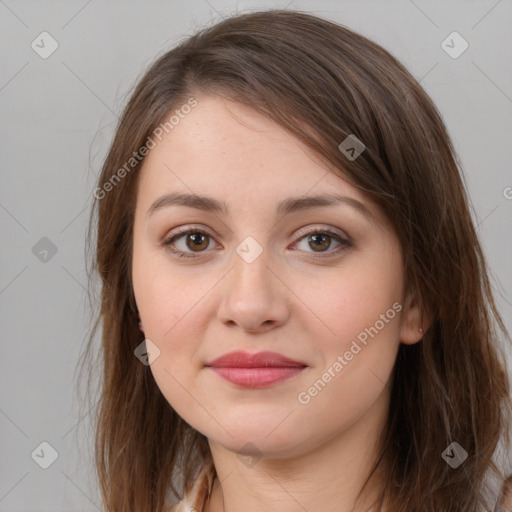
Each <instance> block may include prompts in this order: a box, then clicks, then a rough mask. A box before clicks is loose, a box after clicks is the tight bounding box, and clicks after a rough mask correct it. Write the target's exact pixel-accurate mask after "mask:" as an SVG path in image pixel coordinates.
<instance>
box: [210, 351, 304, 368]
mask: <svg viewBox="0 0 512 512" xmlns="http://www.w3.org/2000/svg"><path fill="white" fill-rule="evenodd" d="M206 366H214V367H217V368H262V367H269V366H274V367H288V368H290V367H292V368H293V367H301V366H307V365H305V364H304V363H301V362H299V361H294V360H293V359H290V358H289V357H286V356H283V355H282V354H278V353H277V352H268V351H266V352H256V353H255V354H250V353H249V352H243V351H239V350H237V351H234V352H229V353H227V354H224V355H223V356H220V357H218V358H217V359H214V360H213V361H210V362H209V363H206Z"/></svg>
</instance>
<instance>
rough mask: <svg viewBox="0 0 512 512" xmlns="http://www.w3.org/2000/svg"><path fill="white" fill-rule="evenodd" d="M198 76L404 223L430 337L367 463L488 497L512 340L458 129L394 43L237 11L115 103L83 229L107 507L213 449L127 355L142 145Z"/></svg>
mask: <svg viewBox="0 0 512 512" xmlns="http://www.w3.org/2000/svg"><path fill="white" fill-rule="evenodd" d="M205 94H207V95H217V96H222V97H224V98H227V99H231V100H234V101H237V102H240V103H243V104H245V105H248V106H250V107H251V108H253V109H255V110H256V111H258V112H260V113H261V114H263V115H264V116H266V117H267V118H269V119H272V120H274V121H275V122H276V123H278V124H279V125H280V126H282V127H283V128H285V129H286V130H288V131H289V133H291V134H293V135H294V136H295V137H297V138H298V139H299V140H300V141H302V142H303V143H304V144H306V145H307V146H308V147H310V148H311V149H312V150H313V151H314V152H315V154H316V155H317V156H318V157H319V158H320V159H321V160H323V161H324V162H326V163H328V165H329V166H330V167H331V168H332V169H333V172H336V173H339V174H340V176H341V175H342V176H343V177H344V178H345V179H347V178H348V179H349V180H350V182H351V183H352V184H353V185H354V186H355V187H357V188H358V189H359V190H361V191H364V192H366V193H367V194H369V195H370V197H371V198H372V199H373V200H374V201H375V203H376V204H378V205H379V206H381V207H382V208H383V209H384V211H385V213H386V215H387V216H388V218H389V220H390V221H391V223H392V225H393V226H394V229H395V231H396V233H397V235H398V237H399V241H400V244H401V248H402V252H403V256H404V270H405V283H406V288H407V290H408V291H411V292H412V293H414V295H415V296H416V297H417V298H418V300H420V303H421V304H422V307H423V310H424V311H425V312H428V313H429V314H430V316H431V318H432V323H431V326H430V329H429V330H428V332H426V333H425V335H424V337H423V339H422V341H420V342H419V343H417V344H414V345H411V346H406V345H404V344H401V345H400V348H399V352H398V356H397V360H396V365H395V371H394V374H393V382H392V393H391V403H390V409H389V416H388V420H387V423H386V426H385V429H384V431H383V432H382V436H383V437H382V439H383V440H384V442H383V446H384V449H383V452H382V453H381V454H379V458H378V462H377V464H376V466H375V467H374V471H375V470H376V469H377V468H378V467H379V468H380V467H385V468H386V471H385V472H384V474H385V475H386V481H385V482H384V486H383V489H382V493H381V495H380V497H379V504H380V506H381V507H382V509H383V510H386V511H393V512H405V511H407V512H413V511H418V512H420V511H429V512H431V511H433V510H436V511H440V512H476V511H479V512H480V511H481V510H494V508H493V507H494V505H495V503H494V502H493V501H492V499H489V492H488V490H489V489H488V482H489V480H488V478H489V475H495V476H496V477H497V478H501V479H502V478H504V477H505V476H506V475H504V474H503V471H502V470H501V469H500V467H499V465H498V464H497V463H496V460H495V453H497V449H498V447H499V443H500V440H504V442H506V446H507V447H508V445H509V444H508V443H510V439H509V433H510V432H509V426H510V409H511V407H510V400H509V397H510V395H509V392H510V390H509V386H510V384H509V379H508V375H507V366H506V358H505V354H504V350H503V345H502V344H501V343H500V341H501V334H502V335H503V337H502V338H503V341H504V342H505V343H510V341H511V340H510V336H509V334H508V333H507V331H506V328H505V326H504V323H503V321H502V319H501V317H500V314H499V312H498V310H497V307H496V305H495V301H494V299H493V294H492V290H491V284H490V278H489V271H488V267H487V264H486V260H485V257H484V254H483V251H482V248H481V245H480V243H479V240H478V237H477V233H476V230H475V227H474V223H473V220H472V216H471V211H470V206H469V204H470V203H469V200H468V194H467V191H466V186H465V184H464V181H463V177H462V173H461V172H460V171H459V169H460V168H461V165H460V161H459V159H458V157H457V155H456V152H455V150H454V148H453V146H452V143H451V141H450V138H449V136H448V133H447V129H446V127H445V125H444V123H443V120H442V117H441V115H440V113H439V112H438V110H437V109H436V107H435V105H434V104H433V102H432V100H431V99H430V98H429V97H428V95H427V94H426V93H425V91H424V90H423V89H422V88H421V86H420V85H419V83H418V82H417V81H416V80H415V79H414V77H412V76H411V74H410V73H409V72H408V71H407V70H406V69H405V68H404V66H403V65H402V64H401V63H400V62H399V61H397V60H396V59H395V58H394V57H393V56H392V55H390V53H388V52H387V51H386V50H384V49H383V48H382V47H380V46H379V45H377V44H375V43H374V42H372V41H370V40H369V39H367V38H365V37H363V36H362V35H359V34H357V33H354V32H353V31H351V30H349V29H348V28H346V27H344V26H343V25H339V24H336V23H334V22H330V21H327V20H324V19H321V18H319V17H317V16H313V15H310V14H307V13H304V12H301V11H289V10H268V11H262V12H253V13H245V14H239V15H236V16H232V17H230V18H227V19H225V20H223V21H221V22H219V23H217V24H215V25H213V26H210V27H206V28H203V29H202V30H200V31H198V32H197V33H195V34H193V35H192V36H189V37H187V38H186V39H184V40H183V41H182V42H181V43H180V44H178V45H177V46H176V47H174V48H173V49H172V50H171V51H168V52H166V53H165V54H163V55H162V56H160V57H158V58H157V59H156V60H155V62H154V63H153V64H152V65H151V67H150V69H149V70H148V71H147V72H146V73H145V74H144V76H143V77H142V78H141V79H140V81H139V82H138V84H137V85H136V87H135V88H134V90H133V91H132V93H131V96H130V98H129V101H128V102H127V104H126V106H125V108H124V112H123V113H122V116H121V117H120V120H119V123H118V126H117V130H116V133H115V136H114V139H113V142H112V144H111V147H110V150H109V151H108V154H107V156H106V159H105V161H104V165H103V168H102V170H101V174H100V175H99V178H98V181H97V184H96V186H97V188H96V189H95V193H94V196H95V202H94V205H93V208H92V210H91V216H90V224H89V233H88V239H89V240H91V238H92V235H96V240H95V242H94V243H95V246H94V249H93V251H94V258H93V261H91V268H90V270H89V277H91V278H92V276H93V274H94V275H96V274H99V276H100V277H101V298H100V311H99V313H98V316H97V317H96V319H95V323H94V326H93V329H92V331H91V336H90V339H89V344H88V346H87V350H86V357H89V354H90V353H92V352H93V351H94V349H93V337H94V334H95V332H96V331H97V329H98V328H99V326H100V323H101V324H102V330H101V352H100V357H101V361H100V365H101V368H102V370H103V371H102V381H101V395H100V398H99V401H98V408H97V416H96V419H97V426H96V429H95V454H96V459H95V463H96V469H97V473H98V477H99V483H100V489H101V493H102V499H103V502H104V504H105V507H106V510H107V511H108V512H133V511H134V510H137V511H141V512H163V511H164V509H165V506H166V505H167V501H166V500H167V499H168V496H169V493H170V492H172V493H173V494H174V496H175V497H176V498H181V496H182V494H183V492H184V490H186V489H189V488H190V487H191V486H192V484H193V481H194V478H195V477H196V475H197V472H198V471H199V469H200V468H201V466H202V464H203V463H205V464H206V463H211V453H210V451H209V446H208V442H207V439H206V437H205V436H204V435H203V434H201V433H200V432H198V431H196V430H195V429H194V428H193V427H191V426H190V425H188V424H187V423H186V422H185V421H184V420H182V418H181V417H180V416H179V415H178V414H177V413H176V412H175V411H174V410H173V408H172V407H171V406H170V404H169V403H168V402H167V401H166V399H165V398H164V396H163V395H162V393H161V392H160V390H159V388H158V387H157V385H156V383H155V380H154V378H153V376H152V373H151V371H150V368H149V367H148V366H147V365H144V364H141V362H140V360H139V359H138V358H137V357H135V356H134V350H135V349H136V348H137V347H138V346H139V345H140V344H141V342H142V341H143V339H144V337H143V335H142V334H141V332H140V331H139V329H138V325H137V316H136V311H137V310H136V304H135V299H134V294H133V287H132V281H131V264H132V242H133V222H134V209H135V199H136V194H137V184H138V177H139V172H140V169H141V166H142V164H143V162H144V158H143V157H142V156H141V153H143V152H142V151H140V150H141V148H142V147H145V146H148V145H149V141H150V140H152V141H153V142H155V137H154V133H155V130H156V129H157V128H158V127H159V126H160V125H161V124H162V123H165V122H166V120H167V119H168V118H169V116H171V115H172V114H173V112H174V111H175V109H177V108H179V107H180V106H181V105H186V104H187V103H188V104H191V103H193V101H198V100H199V101H200V97H201V95H205ZM191 99H192V100H191ZM157 133H158V132H157ZM351 134H353V135H355V136H356V137H357V138H358V139H359V140H360V141H362V142H363V143H364V145H365V148H366V149H365V150H364V152H363V153H362V154H361V155H360V156H359V157H358V158H356V159H349V158H347V157H346V155H345V154H343V153H342V151H340V149H339V145H340V143H341V142H342V141H343V140H345V139H346V137H347V136H348V135H351ZM135 155H136V158H135ZM127 162H129V165H127ZM122 169H124V172H122V171H121V170H122ZM342 173H343V174H342ZM454 442H456V443H458V445H460V447H462V448H463V449H464V450H465V452H466V453H467V459H466V460H465V461H464V462H463V463H462V464H461V465H460V466H459V467H458V468H452V467H451V466H450V465H449V464H447V462H446V460H445V458H443V457H442V453H444V452H445V450H446V449H447V448H448V447H449V446H450V445H452V443H454ZM212 471H214V469H212ZM494 499H495V498H494Z"/></svg>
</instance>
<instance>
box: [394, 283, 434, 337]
mask: <svg viewBox="0 0 512 512" xmlns="http://www.w3.org/2000/svg"><path fill="white" fill-rule="evenodd" d="M431 323H432V319H431V317H430V315H429V314H428V313H427V312H426V311H424V309H423V307H422V305H421V303H420V301H419V300H417V297H416V295H415V294H413V293H408V294H407V298H406V300H405V306H404V308H403V313H402V320H401V324H400V341H401V343H404V344H406V345H413V344H414V343H418V341H420V340H421V339H422V338H423V336H424V335H425V333H426V332H427V330H428V329H429V327H430V325H431Z"/></svg>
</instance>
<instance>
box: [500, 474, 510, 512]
mask: <svg viewBox="0 0 512 512" xmlns="http://www.w3.org/2000/svg"><path fill="white" fill-rule="evenodd" d="M500 510H501V512H512V475H510V476H509V477H508V478H506V479H505V481H504V482H503V488H502V490H501V496H500Z"/></svg>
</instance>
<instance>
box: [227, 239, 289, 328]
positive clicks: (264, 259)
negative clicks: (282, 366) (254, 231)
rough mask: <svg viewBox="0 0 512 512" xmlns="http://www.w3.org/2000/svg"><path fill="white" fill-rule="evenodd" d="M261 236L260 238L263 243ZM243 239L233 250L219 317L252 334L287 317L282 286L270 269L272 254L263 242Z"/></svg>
mask: <svg viewBox="0 0 512 512" xmlns="http://www.w3.org/2000/svg"><path fill="white" fill-rule="evenodd" d="M263 238H264V235H262V236H261V237H260V239H262V240H263ZM262 243H264V244H265V246H263V245H261V244H260V243H259V242H258V241H257V240H256V238H255V237H246V238H245V239H244V240H242V242H241V243H240V244H239V245H238V246H237V247H236V248H235V251H236V252H235V254H234V256H233V268H232V271H231V272H230V273H229V276H227V281H226V284H225V286H224V293H225V295H224V297H223V301H222V305H221V306H220V310H219V315H220V318H221V320H222V321H224V322H231V323H233V322H234V323H236V324H238V325H239V326H240V327H242V328H244V329H246V330H251V331H255V330H257V329H258V328H260V327H261V326H263V325H264V324H265V325H267V324H268V323H269V321H270V323H276V322H277V323H280V322H281V321H282V320H283V319H284V318H285V317H286V305H285V300H284V295H283V289H282V283H280V281H279V279H277V277H276V276H275V275H274V272H273V271H272V270H271V267H272V260H273V258H272V257H271V251H270V249H269V248H268V247H267V245H266V242H262Z"/></svg>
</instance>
